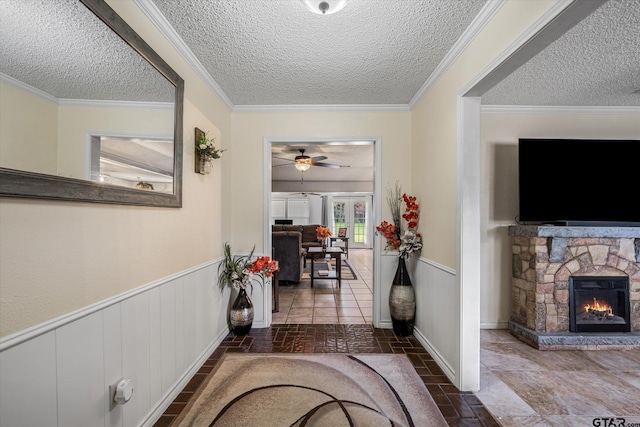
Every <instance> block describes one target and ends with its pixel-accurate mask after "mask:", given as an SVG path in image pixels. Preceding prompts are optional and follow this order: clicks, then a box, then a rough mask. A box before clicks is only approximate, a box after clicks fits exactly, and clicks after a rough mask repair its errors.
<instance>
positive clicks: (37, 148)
mask: <svg viewBox="0 0 640 427" xmlns="http://www.w3.org/2000/svg"><path fill="white" fill-rule="evenodd" d="M57 134H58V106H57V105H56V104H55V103H53V102H51V101H48V100H45V99H43V98H41V97H39V96H36V95H33V94H31V93H27V92H25V91H23V90H22V89H19V88H17V87H15V86H13V85H10V84H7V83H4V82H0V167H3V168H11V169H19V170H24V171H29V172H40V173H46V174H52V175H56V174H57V172H58V171H57V168H56V158H57V153H56V150H57Z"/></svg>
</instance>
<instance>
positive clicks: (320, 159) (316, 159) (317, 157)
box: [311, 156, 328, 162]
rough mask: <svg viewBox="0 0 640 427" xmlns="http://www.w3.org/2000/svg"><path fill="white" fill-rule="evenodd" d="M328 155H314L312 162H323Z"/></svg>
mask: <svg viewBox="0 0 640 427" xmlns="http://www.w3.org/2000/svg"><path fill="white" fill-rule="evenodd" d="M327 159H328V157H327V156H316V157H312V158H311V161H312V162H321V161H323V160H327Z"/></svg>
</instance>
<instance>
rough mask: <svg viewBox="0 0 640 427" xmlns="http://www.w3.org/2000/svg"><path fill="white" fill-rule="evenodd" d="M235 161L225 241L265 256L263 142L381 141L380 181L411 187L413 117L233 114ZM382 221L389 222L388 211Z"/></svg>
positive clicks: (343, 114)
mask: <svg viewBox="0 0 640 427" xmlns="http://www.w3.org/2000/svg"><path fill="white" fill-rule="evenodd" d="M232 123H233V143H232V147H233V150H231V152H230V153H229V154H230V157H231V159H232V163H233V164H234V165H235V167H233V168H232V170H231V171H229V172H230V173H229V174H228V175H226V176H225V181H226V182H228V183H229V184H230V185H232V186H233V194H232V195H231V206H232V212H231V222H230V227H229V232H228V234H227V235H226V236H225V238H227V239H228V240H230V242H231V244H232V247H236V248H237V249H238V250H239V251H248V250H250V249H251V247H252V246H253V245H254V244H255V245H256V251H263V250H264V248H263V242H262V239H263V218H264V207H263V201H264V194H263V193H264V184H263V176H264V167H263V165H264V156H263V153H264V144H265V143H264V138H266V137H281V138H284V137H286V138H293V137H300V138H325V137H331V138H334V137H335V138H350V137H352V138H353V137H355V138H358V137H365V136H367V137H380V138H381V150H382V159H381V160H382V172H381V178H382V179H381V182H382V185H383V186H384V187H385V188H386V185H387V183H394V182H395V181H396V180H398V181H399V182H400V183H401V184H403V185H404V186H405V187H408V186H409V181H410V170H409V167H408V165H409V153H410V151H411V149H410V144H411V137H410V129H411V128H410V113H408V112H407V113H402V112H394V113H382V112H380V113H317V112H316V113H251V114H249V113H243V114H234V115H233V118H232ZM383 217H385V218H388V217H389V214H388V212H387V211H386V206H383Z"/></svg>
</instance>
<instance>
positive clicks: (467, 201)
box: [456, 0, 607, 391]
mask: <svg viewBox="0 0 640 427" xmlns="http://www.w3.org/2000/svg"><path fill="white" fill-rule="evenodd" d="M606 1H607V0H598V1H590V2H587V1H579V0H558V1H557V2H556V4H555V5H554V6H553V7H551V8H550V9H549V10H548V11H547V12H546V13H545V14H544V15H543V16H541V17H540V18H539V19H538V20H537V21H536V22H535V23H534V24H533V25H531V27H529V28H528V29H527V30H526V31H525V32H524V33H523V34H522V35H521V36H520V37H518V38H517V39H516V40H514V42H513V43H511V44H510V45H509V46H508V47H507V49H505V50H504V51H503V52H502V53H501V54H500V55H499V56H498V57H496V58H495V59H494V60H493V61H492V62H491V63H490V64H489V65H487V66H486V67H485V68H484V69H483V70H482V71H481V72H480V73H478V74H477V75H476V76H475V77H474V78H473V79H471V80H470V81H469V82H468V83H467V84H466V85H465V86H464V87H463V88H462V89H461V90H460V91H459V92H458V120H457V123H458V132H457V134H458V136H457V138H458V141H457V153H458V154H457V171H458V175H457V182H458V189H457V195H458V201H457V203H458V218H457V230H458V236H457V239H456V240H457V265H458V280H459V289H460V305H459V307H460V333H459V351H460V358H459V360H460V366H459V367H458V372H459V379H458V384H457V385H458V387H459V388H460V390H463V391H477V390H479V389H480V299H479V298H480V232H479V230H480V186H479V179H480V111H481V98H480V96H482V95H483V94H485V93H486V92H487V91H488V90H489V89H491V88H493V87H494V86H495V85H496V84H498V83H499V82H500V81H502V80H503V79H504V78H505V77H507V76H508V75H510V74H511V73H512V72H513V71H515V70H516V69H517V68H518V67H520V66H521V65H522V64H524V63H525V62H527V61H528V60H529V59H531V58H533V57H534V56H535V55H536V54H537V53H539V52H540V51H542V50H543V49H544V48H546V47H547V46H548V45H549V44H551V43H552V42H554V41H555V40H557V39H558V38H559V37H560V36H562V35H563V34H564V33H566V32H567V31H568V30H570V29H571V28H572V27H573V26H574V25H576V24H577V23H578V22H580V21H581V20H582V19H584V18H585V17H586V16H588V15H589V14H590V13H591V12H593V11H594V10H595V9H597V8H598V7H600V6H601V5H602V4H604V3H605V2H606Z"/></svg>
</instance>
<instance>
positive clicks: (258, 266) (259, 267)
mask: <svg viewBox="0 0 640 427" xmlns="http://www.w3.org/2000/svg"><path fill="white" fill-rule="evenodd" d="M247 269H248V270H249V272H251V273H253V274H262V275H264V276H265V277H271V276H273V273H274V271H275V269H276V262H275V261H272V260H271V258H270V257H268V256H261V257H258V258H257V259H256V260H255V261H254V262H253V263H252V264H251V265H249V266H248V267H247Z"/></svg>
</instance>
